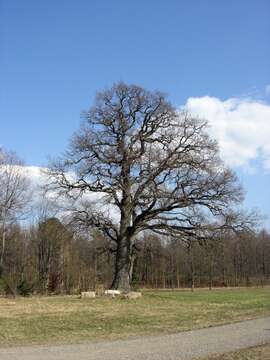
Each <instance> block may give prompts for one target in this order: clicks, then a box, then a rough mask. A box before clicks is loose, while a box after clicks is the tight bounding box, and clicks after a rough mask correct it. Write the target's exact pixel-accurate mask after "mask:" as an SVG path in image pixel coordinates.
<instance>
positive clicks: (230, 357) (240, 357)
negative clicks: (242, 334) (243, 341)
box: [205, 344, 270, 360]
mask: <svg viewBox="0 0 270 360" xmlns="http://www.w3.org/2000/svg"><path fill="white" fill-rule="evenodd" d="M269 359H270V344H267V345H262V346H256V347H253V348H249V349H244V350H239V351H234V352H231V353H228V354H224V355H219V356H212V357H209V358H207V359H205V360H269Z"/></svg>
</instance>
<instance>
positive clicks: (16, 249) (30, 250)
mask: <svg viewBox="0 0 270 360" xmlns="http://www.w3.org/2000/svg"><path fill="white" fill-rule="evenodd" d="M5 233H6V244H5V262H4V267H3V268H2V275H1V280H0V292H1V293H2V294H11V295H15V294H21V295H28V294H30V293H40V294H74V293H79V292H80V291H82V290H88V289H98V288H100V287H104V288H108V287H109V286H110V285H111V282H112V278H113V273H112V272H113V264H114V261H115V258H114V257H115V254H114V252H113V250H112V249H111V247H110V244H109V243H108V242H107V240H106V239H105V238H103V237H102V236H101V235H100V234H99V233H97V232H93V233H91V235H88V234H86V235H85V234H78V232H77V231H76V229H73V228H72V227H70V226H67V225H64V224H63V223H61V221H60V220H59V219H57V218H54V217H52V218H48V219H45V220H43V221H40V222H39V223H38V224H37V225H31V226H30V225H29V226H28V227H27V228H26V227H22V226H20V225H19V224H12V225H9V226H8V227H7V228H6V229H5ZM136 249H137V250H136V254H135V262H134V270H133V278H132V286H133V287H134V288H142V287H146V288H182V287H189V288H196V287H210V288H212V287H216V286H219V287H220V286H222V287H226V286H264V285H267V284H269V282H270V281H269V277H270V234H269V233H268V232H267V231H265V230H263V231H261V232H260V233H258V234H256V235H255V234H254V235H251V234H250V233H240V234H237V235H232V234H228V235H224V237H222V238H219V239H215V240H209V242H207V243H203V244H199V243H198V242H197V241H194V243H193V242H189V243H183V242H181V241H180V240H176V239H173V238H172V239H170V238H161V237H158V236H153V235H147V234H145V235H144V236H143V237H142V238H141V239H139V240H138V242H137V244H136ZM1 250H2V249H1V246H0V251H1Z"/></svg>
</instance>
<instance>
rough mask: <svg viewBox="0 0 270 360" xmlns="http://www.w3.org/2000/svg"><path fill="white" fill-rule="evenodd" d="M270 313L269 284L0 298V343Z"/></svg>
mask: <svg viewBox="0 0 270 360" xmlns="http://www.w3.org/2000/svg"><path fill="white" fill-rule="evenodd" d="M269 314H270V288H264V289H261V288H258V289H255V288H250V289H233V290H229V289H225V290H212V291H207V290H196V291H195V292H193V293H192V292H189V291H147V292H144V294H143V297H142V298H141V299H138V300H123V299H108V298H96V299H78V298H76V297H72V296H51V297H31V298H16V299H5V298H0V345H1V346H11V345H21V344H44V343H69V342H74V343H75V342H83V341H87V340H102V339H116V338H127V337H132V336H139V335H150V334H151V335H155V334H161V333H172V332H178V331H183V330H189V329H195V328H202V327H207V326H213V325H218V324H224V323H230V322H234V321H239V320H244V319H252V318H255V317H259V316H264V315H269Z"/></svg>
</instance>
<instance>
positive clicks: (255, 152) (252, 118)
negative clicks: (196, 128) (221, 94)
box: [184, 96, 270, 172]
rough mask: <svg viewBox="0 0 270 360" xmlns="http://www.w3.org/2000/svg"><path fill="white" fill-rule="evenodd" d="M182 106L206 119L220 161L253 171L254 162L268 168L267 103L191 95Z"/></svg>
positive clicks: (269, 109) (269, 120)
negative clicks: (218, 148) (218, 150)
mask: <svg viewBox="0 0 270 360" xmlns="http://www.w3.org/2000/svg"><path fill="white" fill-rule="evenodd" d="M184 108H186V109H187V110H188V111H189V112H190V113H191V114H193V115H195V116H198V117H200V118H203V119H206V120H208V122H209V125H210V129H209V131H210V133H211V135H212V136H213V137H214V138H215V139H216V140H217V141H218V143H219V147H220V153H221V157H222V158H223V160H224V161H225V162H226V163H227V164H228V165H229V166H231V167H244V168H246V169H249V170H250V169H253V170H254V166H253V165H254V161H259V162H261V163H262V166H263V169H264V170H265V171H267V172H269V171H270V105H268V104H266V103H263V102H259V101H255V100H252V99H241V98H230V99H228V100H225V101H223V100H220V99H219V98H216V97H209V96H204V97H198V98H196V97H191V98H189V99H188V100H187V103H186V104H185V106H184Z"/></svg>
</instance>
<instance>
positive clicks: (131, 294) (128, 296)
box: [124, 291, 142, 300]
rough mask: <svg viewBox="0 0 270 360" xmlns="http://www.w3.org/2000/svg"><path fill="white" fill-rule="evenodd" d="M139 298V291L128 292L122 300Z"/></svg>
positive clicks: (140, 294) (140, 295)
mask: <svg viewBox="0 0 270 360" xmlns="http://www.w3.org/2000/svg"><path fill="white" fill-rule="evenodd" d="M141 297H142V293H141V292H139V291H130V292H128V293H126V294H124V298H125V299H130V300H133V299H140V298H141Z"/></svg>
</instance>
